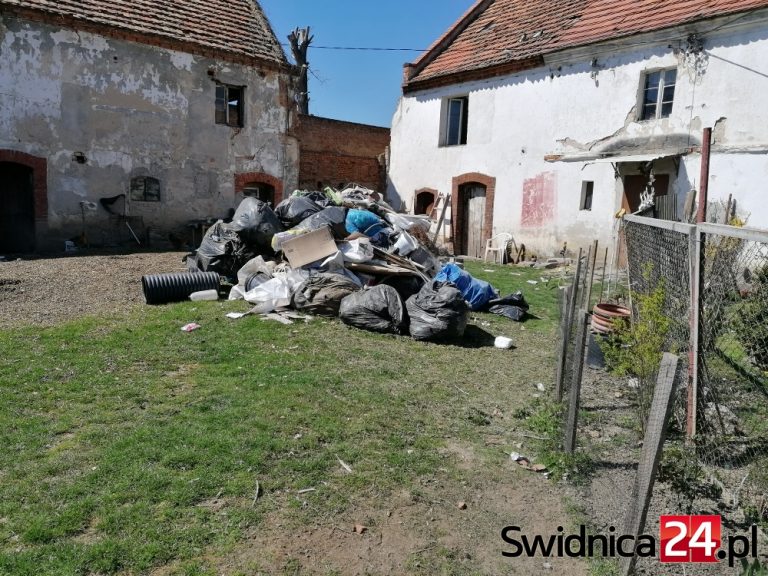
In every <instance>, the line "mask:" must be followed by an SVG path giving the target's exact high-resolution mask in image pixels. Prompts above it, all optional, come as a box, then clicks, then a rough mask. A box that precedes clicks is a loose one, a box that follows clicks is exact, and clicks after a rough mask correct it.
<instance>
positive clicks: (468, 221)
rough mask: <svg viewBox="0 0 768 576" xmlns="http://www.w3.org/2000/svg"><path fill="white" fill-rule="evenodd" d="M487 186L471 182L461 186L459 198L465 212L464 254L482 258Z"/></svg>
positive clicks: (463, 226) (463, 230) (462, 231)
mask: <svg viewBox="0 0 768 576" xmlns="http://www.w3.org/2000/svg"><path fill="white" fill-rule="evenodd" d="M485 193H486V190H485V186H484V185H482V184H480V183H478V182H469V183H467V184H463V185H462V186H460V187H459V200H460V201H461V208H462V212H463V214H464V218H463V225H462V227H461V245H462V246H463V248H464V254H466V255H467V256H474V257H475V258H482V256H483V250H484V248H485V246H484V242H485V240H484V237H483V231H484V230H485Z"/></svg>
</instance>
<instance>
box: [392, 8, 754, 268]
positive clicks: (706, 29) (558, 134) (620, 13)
mask: <svg viewBox="0 0 768 576" xmlns="http://www.w3.org/2000/svg"><path fill="white" fill-rule="evenodd" d="M544 4H547V6H544ZM597 4H600V5H601V7H602V8H601V7H600V6H597ZM710 4H711V3H707V2H703V1H702V2H690V3H686V5H685V6H682V7H680V5H679V3H674V2H662V3H659V2H650V1H639V2H633V3H631V4H626V3H624V2H615V3H611V4H606V3H604V2H603V3H600V2H586V3H579V6H571V5H568V6H559V7H557V8H553V7H552V5H551V3H544V2H541V1H539V2H533V5H531V3H530V2H529V3H525V7H524V6H523V3H522V2H519V1H518V0H496V1H490V0H481V1H479V2H477V3H476V4H475V5H474V6H473V8H471V9H470V10H469V11H468V12H467V14H465V15H464V16H463V17H462V19H461V20H460V21H459V22H457V23H456V25H454V27H453V28H452V29H451V30H449V31H448V32H447V33H446V34H445V35H444V36H443V37H442V38H441V39H439V40H438V41H436V42H435V44H434V45H433V47H432V48H431V49H430V50H428V51H427V52H426V53H425V54H424V56H422V58H421V59H419V60H418V61H416V62H414V63H413V64H409V65H406V67H405V78H404V85H403V96H402V98H401V99H400V102H399V104H398V107H397V110H396V112H395V114H394V117H393V121H392V145H391V146H392V149H391V157H390V167H389V190H388V194H389V197H390V199H391V200H392V201H395V202H396V201H397V199H398V198H399V199H400V200H401V201H402V202H403V203H404V205H405V206H406V207H408V208H409V209H411V210H415V211H417V212H419V211H423V210H424V209H425V208H426V207H427V206H429V204H430V203H431V201H432V200H434V199H437V198H438V196H439V195H448V194H450V208H449V210H448V211H447V212H446V214H447V219H446V231H447V233H446V239H448V240H451V241H452V242H453V245H454V248H455V250H456V252H457V253H462V254H470V255H475V256H482V255H483V251H484V247H485V241H486V240H487V239H488V238H491V237H492V236H493V235H495V234H497V233H500V232H510V233H512V234H513V236H514V238H515V240H516V242H517V243H518V244H520V243H524V244H525V245H526V247H527V248H528V253H529V254H530V253H531V252H533V253H536V254H540V255H542V256H552V255H556V254H557V253H558V252H559V251H560V250H561V249H562V246H563V244H564V243H567V245H568V247H569V248H577V247H579V246H586V245H587V244H589V243H590V242H591V241H592V240H593V239H598V240H599V242H600V244H601V246H610V247H613V246H614V242H615V222H616V220H615V218H614V215H615V214H616V212H617V211H618V210H620V209H621V208H622V207H623V208H625V209H626V210H627V211H629V212H634V211H637V210H638V209H639V208H642V207H645V206H643V205H642V204H643V199H644V198H643V195H644V194H646V195H647V194H651V196H652V198H653V206H652V207H651V208H649V209H648V210H647V211H645V214H646V215H648V214H653V215H654V216H656V217H659V218H666V219H671V220H681V219H683V218H684V217H685V214H684V209H685V203H686V197H687V196H688V195H689V192H690V191H691V190H698V189H699V187H700V184H701V183H700V167H701V145H702V134H703V130H704V128H705V127H711V128H712V129H713V137H712V141H711V159H710V177H709V183H708V184H709V201H710V213H711V214H714V212H716V208H717V205H718V204H720V203H722V204H723V205H724V204H725V203H726V202H727V199H728V198H729V196H730V197H731V198H732V199H733V200H734V201H735V203H736V210H737V214H738V216H739V217H740V218H741V219H744V220H747V222H748V224H749V225H751V226H757V227H768V208H766V202H765V199H766V197H767V196H766V194H767V193H766V191H765V189H766V180H767V176H768V155H767V154H766V153H767V152H768V108H766V107H765V106H764V105H763V99H764V98H763V94H764V93H765V89H768V65H766V62H768V8H766V7H768V2H748V1H744V2H734V3H731V5H730V6H729V7H728V8H726V9H724V8H712V7H711V6H710ZM539 9H540V10H539ZM523 13H524V14H525V15H526V17H525V18H523V16H521V14H523Z"/></svg>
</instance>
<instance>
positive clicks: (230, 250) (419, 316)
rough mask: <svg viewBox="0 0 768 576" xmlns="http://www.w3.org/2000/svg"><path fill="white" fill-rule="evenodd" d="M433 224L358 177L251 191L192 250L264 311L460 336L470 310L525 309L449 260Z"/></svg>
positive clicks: (190, 260)
mask: <svg viewBox="0 0 768 576" xmlns="http://www.w3.org/2000/svg"><path fill="white" fill-rule="evenodd" d="M430 224H431V222H430V220H428V219H427V218H426V217H422V216H409V215H405V214H398V213H396V212H395V211H394V210H393V209H392V207H391V206H389V205H388V204H387V203H386V202H385V201H384V200H383V199H382V198H381V196H380V195H379V194H378V193H376V192H375V191H372V190H369V189H367V188H363V187H360V186H357V185H353V186H349V187H347V188H345V189H343V190H341V191H337V190H335V189H333V188H330V187H328V188H325V189H324V190H322V191H299V190H297V191H295V192H294V193H293V194H292V195H291V196H289V197H288V198H286V199H285V200H283V201H282V202H280V203H279V204H278V205H277V206H275V208H274V210H273V209H272V208H271V207H270V206H269V205H268V204H266V203H264V202H262V201H260V200H258V199H256V198H253V197H248V198H245V199H244V200H243V201H242V202H241V204H240V206H239V207H238V208H237V210H236V211H235V213H234V215H233V217H232V219H231V221H224V220H219V221H217V222H216V223H215V224H213V225H212V226H211V227H210V228H209V229H208V231H207V232H206V233H205V235H204V237H203V239H202V241H201V243H200V246H199V247H198V249H197V250H196V251H195V252H194V253H193V254H190V255H189V256H188V257H187V259H186V260H187V266H188V268H189V270H190V271H195V272H199V271H202V272H216V273H218V274H219V275H220V276H221V277H223V278H225V279H227V280H228V281H229V283H230V284H231V285H232V288H231V290H230V292H229V299H230V300H235V299H244V300H246V301H248V302H250V303H252V304H254V305H257V306H258V309H259V311H260V312H262V313H266V312H270V311H273V310H276V309H281V308H287V307H290V308H293V309H295V310H297V311H299V312H302V313H307V314H312V315H321V316H332V317H338V318H339V319H340V320H341V321H342V322H344V323H345V324H348V325H350V326H354V327H356V328H360V329H364V330H370V331H373V332H380V333H391V334H402V335H408V334H410V335H411V336H412V337H413V338H415V339H417V340H431V341H443V340H450V339H454V338H460V337H461V336H462V335H463V334H464V331H465V328H466V326H467V322H468V320H469V314H470V311H475V310H489V309H490V310H491V311H494V312H496V313H498V314H504V315H505V316H507V317H510V318H513V316H517V318H513V319H516V320H521V319H523V318H524V316H525V314H526V311H527V307H528V305H527V303H525V300H524V298H522V295H521V294H519V295H511V296H507V297H505V298H499V294H498V292H497V291H496V290H495V289H494V288H493V287H492V286H491V285H490V284H488V283H487V282H483V281H482V280H478V279H475V278H473V277H472V276H471V275H470V274H468V273H467V272H466V271H464V270H463V269H461V268H460V267H459V266H457V265H456V264H454V263H447V264H445V265H441V263H440V261H439V260H438V258H437V256H436V255H435V254H434V253H433V251H432V250H430V248H429V246H430V243H429V241H428V234H427V233H428V231H429V227H430ZM318 231H322V232H318ZM312 233H314V234H312ZM292 263H293V265H292ZM297 263H300V264H299V265H297ZM518 296H519V297H518ZM516 298H517V299H516ZM513 309H515V310H517V311H519V312H520V313H519V314H518V313H516V312H514V311H513Z"/></svg>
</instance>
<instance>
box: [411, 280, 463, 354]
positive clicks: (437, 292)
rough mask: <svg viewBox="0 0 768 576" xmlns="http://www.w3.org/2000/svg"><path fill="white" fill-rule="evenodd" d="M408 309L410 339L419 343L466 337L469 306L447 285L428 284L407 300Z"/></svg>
mask: <svg viewBox="0 0 768 576" xmlns="http://www.w3.org/2000/svg"><path fill="white" fill-rule="evenodd" d="M405 308H406V310H407V312H408V318H409V320H410V323H411V324H410V331H411V336H413V337H414V338H415V339H416V340H448V339H451V338H457V337H461V336H463V335H464V330H465V329H466V327H467V321H468V320H469V305H468V304H467V303H466V301H465V300H464V297H463V296H462V295H461V292H459V290H458V289H456V288H454V287H453V286H450V285H448V284H444V285H442V286H440V287H439V288H435V284H434V283H433V284H431V285H430V284H425V285H424V287H423V288H422V289H421V290H420V291H419V292H418V293H417V294H414V295H413V296H411V297H410V298H408V300H406V302H405Z"/></svg>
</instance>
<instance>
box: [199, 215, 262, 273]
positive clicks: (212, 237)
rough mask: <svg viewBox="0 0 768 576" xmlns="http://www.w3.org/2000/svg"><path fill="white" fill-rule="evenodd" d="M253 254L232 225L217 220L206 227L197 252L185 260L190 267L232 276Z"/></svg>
mask: <svg viewBox="0 0 768 576" xmlns="http://www.w3.org/2000/svg"><path fill="white" fill-rule="evenodd" d="M254 256H255V254H254V253H253V251H252V250H251V249H250V248H249V247H248V246H246V244H245V243H244V242H243V240H242V239H241V238H240V235H239V234H238V233H237V232H236V231H235V230H233V229H232V225H231V224H225V223H224V222H222V221H221V220H219V221H218V222H216V223H214V224H213V226H211V227H210V228H208V230H207V231H206V233H205V235H204V236H203V240H202V241H201V242H200V246H199V247H198V249H197V252H196V253H195V254H194V256H193V257H190V258H189V259H188V260H187V264H188V266H189V267H190V269H192V268H193V267H194V268H197V269H199V270H202V271H203V272H218V273H219V274H221V275H222V276H226V277H227V278H233V277H235V276H236V275H237V271H238V270H239V269H240V267H241V266H242V265H243V264H245V263H246V262H247V261H248V260H250V259H251V258H253V257H254Z"/></svg>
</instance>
